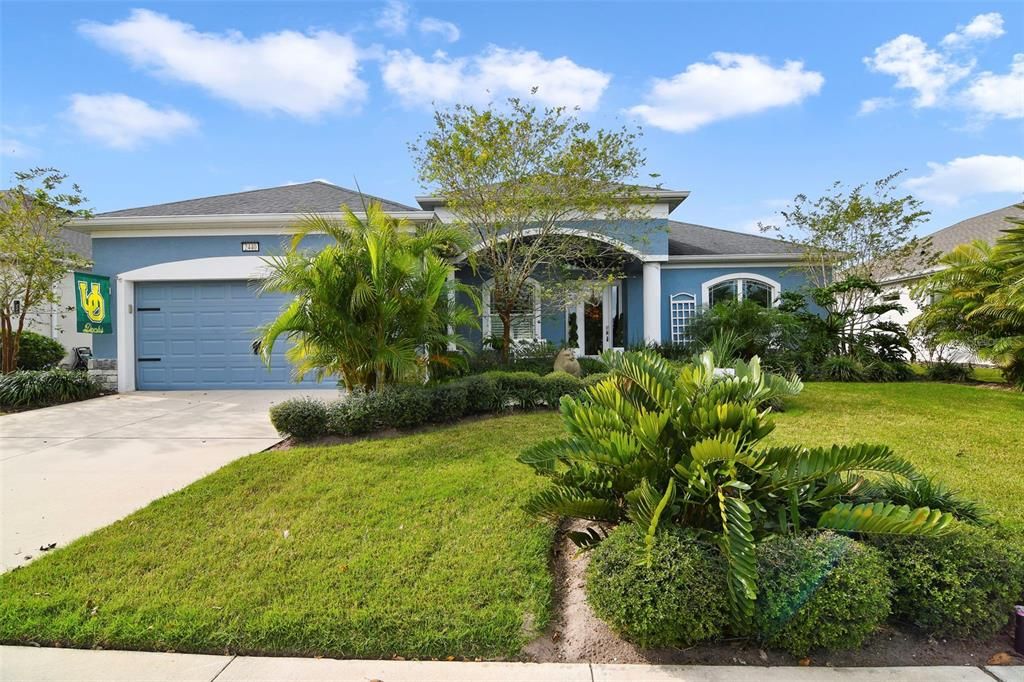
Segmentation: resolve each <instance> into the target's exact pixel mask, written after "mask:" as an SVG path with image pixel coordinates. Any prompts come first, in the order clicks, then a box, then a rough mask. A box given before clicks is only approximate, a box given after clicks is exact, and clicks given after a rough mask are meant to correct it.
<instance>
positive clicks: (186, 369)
mask: <svg viewBox="0 0 1024 682" xmlns="http://www.w3.org/2000/svg"><path fill="white" fill-rule="evenodd" d="M287 301H288V298H287V297H286V296H283V295H273V296H271V295H268V296H264V297H257V295H256V293H255V290H254V289H253V288H252V287H250V286H249V285H248V284H247V283H246V282H195V283H190V282H159V283H158V282H152V283H143V282H140V283H138V284H136V287H135V302H136V307H152V308H159V310H152V311H145V312H142V311H140V312H139V313H138V314H137V315H136V353H137V355H138V357H139V358H159V362H138V363H137V365H138V367H137V373H136V376H137V378H138V381H137V384H138V387H139V388H140V389H156V390H168V389H194V388H288V387H290V386H295V383H294V382H293V381H292V380H291V374H292V372H291V367H290V366H289V365H288V362H287V361H286V360H285V359H284V351H285V348H286V347H287V343H286V342H282V343H281V344H279V345H278V347H277V348H276V349H275V352H274V354H273V358H272V361H273V366H272V368H271V369H269V370H268V369H267V368H266V367H265V366H264V365H263V362H262V361H261V359H260V357H259V356H258V355H255V354H254V353H253V348H252V343H253V341H254V339H256V338H257V337H258V331H257V330H258V328H259V327H260V326H262V325H264V324H266V323H267V322H269V321H270V320H272V319H273V318H274V317H276V316H277V314H278V313H279V312H280V311H281V310H282V309H283V308H284V306H285V304H286V303H287ZM303 384H305V385H308V386H316V385H317V384H316V383H315V382H313V381H312V379H309V380H307V381H304V382H303Z"/></svg>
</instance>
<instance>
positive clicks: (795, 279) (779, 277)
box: [640, 265, 807, 341]
mask: <svg viewBox="0 0 1024 682" xmlns="http://www.w3.org/2000/svg"><path fill="white" fill-rule="evenodd" d="M741 272H749V273H751V274H755V275H763V276H765V277H768V278H770V279H773V280H775V281H776V282H778V283H779V284H780V285H781V286H782V291H796V290H797V289H800V288H801V287H803V286H804V285H805V284H806V283H807V279H806V275H804V273H802V272H800V271H799V270H798V269H795V268H793V267H757V266H751V265H742V266H737V267H729V268H721V267H706V268H672V267H666V266H662V269H661V338H662V340H664V341H668V340H670V339H671V338H672V335H671V332H670V329H669V328H670V325H671V317H670V314H671V313H670V310H669V301H670V298H671V296H672V295H673V294H678V293H684V292H685V293H688V294H693V295H694V297H695V299H696V301H697V307H698V308H702V307H705V306H707V303H708V302H707V301H705V300H703V299H702V293H701V290H702V288H703V287H702V285H703V283H704V282H707V281H708V280H712V279H714V278H716V277H721V276H723V275H730V274H739V273H741ZM642 286H643V285H642V283H641V288H642ZM779 293H782V292H779ZM642 303H643V300H642V297H641V305H640V311H641V312H640V314H641V316H642V315H643V305H642ZM641 332H642V326H641ZM641 336H642V333H641Z"/></svg>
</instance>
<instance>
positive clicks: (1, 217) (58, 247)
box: [0, 168, 92, 374]
mask: <svg viewBox="0 0 1024 682" xmlns="http://www.w3.org/2000/svg"><path fill="white" fill-rule="evenodd" d="M14 175H15V178H16V179H17V181H18V184H17V185H15V186H14V187H12V188H11V189H9V190H6V191H4V192H3V194H2V195H0V349H2V351H0V356H2V361H0V371H2V372H3V373H4V374H7V373H9V372H13V371H14V370H15V369H17V358H18V347H19V345H20V343H21V335H22V332H24V330H25V325H26V321H27V320H28V318H29V315H30V314H32V313H34V312H36V311H38V310H39V309H40V308H41V307H43V306H45V305H47V304H52V303H56V302H57V293H56V291H54V288H55V287H56V285H57V284H58V283H59V282H60V280H61V278H63V277H64V275H66V274H67V273H68V272H70V271H72V270H75V269H78V268H82V267H87V266H88V265H89V262H88V261H87V260H86V259H85V258H83V257H82V256H80V255H79V254H77V253H76V252H75V251H74V250H73V249H72V248H71V247H70V245H69V244H68V243H67V242H66V241H65V240H64V239H63V237H62V230H63V229H64V228H65V227H66V226H67V225H68V224H69V223H70V222H71V221H72V220H75V219H76V218H88V217H91V215H92V213H91V211H89V210H88V209H85V208H83V207H82V205H83V204H84V203H85V197H84V196H82V190H81V188H79V186H78V185H76V184H73V185H71V188H70V190H69V191H65V190H63V189H62V188H61V186H62V185H63V183H64V181H65V180H67V177H68V176H67V174H65V173H61V172H60V171H59V170H57V169H55V168H33V169H31V170H29V171H24V172H17V173H15V174H14Z"/></svg>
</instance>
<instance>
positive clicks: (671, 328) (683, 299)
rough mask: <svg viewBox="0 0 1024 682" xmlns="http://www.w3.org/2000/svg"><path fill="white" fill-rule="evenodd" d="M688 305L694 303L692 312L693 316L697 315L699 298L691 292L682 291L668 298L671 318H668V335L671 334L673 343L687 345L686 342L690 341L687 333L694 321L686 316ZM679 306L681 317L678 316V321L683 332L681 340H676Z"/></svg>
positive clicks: (670, 337)
mask: <svg viewBox="0 0 1024 682" xmlns="http://www.w3.org/2000/svg"><path fill="white" fill-rule="evenodd" d="M687 303H692V304H693V308H692V310H691V311H690V312H691V315H696V314H697V297H696V296H694V295H693V294H691V293H690V292H688V291H680V292H678V293H675V294H672V295H671V296H669V297H668V314H669V318H668V319H669V323H668V333H669V339H670V340H671V341H672V343H685V342H687V341H689V340H690V339H689V334H688V333H687V330H688V328H689V326H690V324H689V323H690V322H691V321H692V317H691V318H687V317H686V315H685V312H686V304H687ZM677 305H679V308H678V310H679V316H678V319H679V329H680V330H682V333H681V335H680V338H679V339H677V338H676V320H677V316H676V310H677V308H676V306H677Z"/></svg>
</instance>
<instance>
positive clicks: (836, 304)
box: [759, 171, 934, 355]
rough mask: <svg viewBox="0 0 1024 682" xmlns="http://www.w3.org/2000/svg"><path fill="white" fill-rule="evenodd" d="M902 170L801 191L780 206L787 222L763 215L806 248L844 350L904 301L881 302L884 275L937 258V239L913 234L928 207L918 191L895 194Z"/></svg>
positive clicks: (807, 266)
mask: <svg viewBox="0 0 1024 682" xmlns="http://www.w3.org/2000/svg"><path fill="white" fill-rule="evenodd" d="M902 174H903V171H897V172H895V173H892V174H891V175H888V176H886V177H884V178H882V179H881V180H877V181H876V182H875V183H874V184H873V185H872V186H871V187H870V188H869V187H868V186H867V185H866V184H861V185H857V186H856V187H854V188H853V189H847V188H846V187H845V186H844V185H843V184H842V183H840V182H835V183H833V185H832V187H831V189H829V191H828V192H826V193H825V194H823V195H822V196H820V197H818V198H817V199H810V198H808V197H807V195H805V194H799V195H797V196H796V197H795V198H794V199H793V201H792V202H791V204H790V205H789V207H788V208H787V209H786V210H783V211H781V212H780V214H781V218H782V220H781V221H780V223H781V224H764V223H759V227H760V228H761V231H762V232H772V233H775V234H776V235H777V236H780V237H782V238H784V239H786V240H788V241H791V242H793V243H795V244H797V245H799V246H800V247H801V248H802V249H803V252H804V263H803V270H804V271H805V273H806V275H807V278H808V280H809V282H810V283H811V286H812V287H813V288H814V289H815V290H816V291H815V292H813V293H812V298H813V299H815V303H816V304H818V305H819V306H821V307H822V308H824V309H825V311H826V312H827V313H828V315H829V316H830V318H832V319H833V320H834V321H836V322H837V323H838V327H837V330H836V331H837V333H836V337H837V338H839V339H841V340H844V341H842V342H841V343H840V346H841V348H840V351H841V353H842V354H844V355H845V354H849V353H850V352H851V350H852V340H854V339H857V338H859V337H860V336H861V335H862V334H864V333H867V332H870V331H871V330H872V328H873V327H874V326H875V325H876V324H877V322H878V321H879V319H880V318H881V316H882V315H884V314H885V313H887V312H893V311H896V312H902V310H903V309H902V307H901V306H900V305H899V304H897V303H888V302H886V303H880V302H878V296H879V294H880V293H881V289H880V287H879V286H878V283H877V280H878V279H879V278H880V277H883V276H885V277H891V276H895V275H900V274H904V273H906V272H908V270H910V269H912V268H922V267H925V266H927V265H928V264H929V263H931V262H932V261H933V260H934V254H933V253H932V248H931V243H930V240H928V239H919V238H918V237H916V236H914V231H915V230H916V229H917V227H918V226H920V225H921V224H922V223H923V222H924V221H925V219H926V217H927V216H928V215H929V212H928V211H924V210H922V209H921V206H922V202H921V201H919V200H918V199H915V198H914V197H913V196H911V195H906V196H895V195H894V192H895V184H896V181H897V180H898V179H899V177H900V176H901V175H902Z"/></svg>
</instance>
